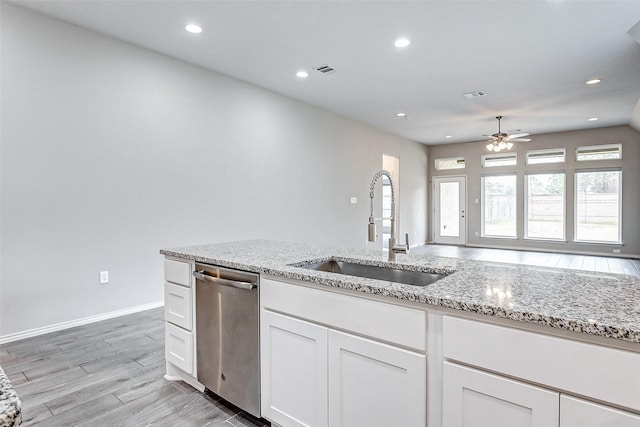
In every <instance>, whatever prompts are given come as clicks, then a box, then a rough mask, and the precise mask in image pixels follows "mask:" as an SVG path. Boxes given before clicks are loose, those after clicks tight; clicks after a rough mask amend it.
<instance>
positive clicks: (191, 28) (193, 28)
mask: <svg viewBox="0 0 640 427" xmlns="http://www.w3.org/2000/svg"><path fill="white" fill-rule="evenodd" d="M184 29H185V30H187V31H188V32H190V33H193V34H200V33H201V32H202V27H201V26H200V25H197V24H187V25H185V26H184Z"/></svg>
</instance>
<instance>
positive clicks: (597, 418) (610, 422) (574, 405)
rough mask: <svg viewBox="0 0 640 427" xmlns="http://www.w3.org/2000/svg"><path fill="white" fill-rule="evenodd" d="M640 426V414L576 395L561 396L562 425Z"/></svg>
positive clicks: (584, 426) (562, 426) (580, 426)
mask: <svg viewBox="0 0 640 427" xmlns="http://www.w3.org/2000/svg"><path fill="white" fill-rule="evenodd" d="M578 426H579V427H589V426H615V427H640V415H634V414H631V413H629V412H624V411H619V410H617V409H613V408H608V407H606V406H602V405H598V404H597V403H593V402H587V401H586V400H582V399H577V398H575V397H570V396H565V395H561V396H560V427H578Z"/></svg>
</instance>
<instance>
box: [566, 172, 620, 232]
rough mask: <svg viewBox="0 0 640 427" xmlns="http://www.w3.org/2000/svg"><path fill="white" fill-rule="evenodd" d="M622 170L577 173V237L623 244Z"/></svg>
mask: <svg viewBox="0 0 640 427" xmlns="http://www.w3.org/2000/svg"><path fill="white" fill-rule="evenodd" d="M621 178H622V172H621V171H619V170H609V171H584V172H576V221H575V240H578V241H587V242H608V243H620V224H621V220H620V218H621V212H622V207H621V199H620V196H621V194H622V192H621V188H620V187H621Z"/></svg>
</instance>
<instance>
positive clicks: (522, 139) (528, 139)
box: [509, 138, 531, 142]
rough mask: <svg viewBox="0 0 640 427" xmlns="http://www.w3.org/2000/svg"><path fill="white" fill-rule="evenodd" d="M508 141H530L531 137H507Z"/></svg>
mask: <svg viewBox="0 0 640 427" xmlns="http://www.w3.org/2000/svg"><path fill="white" fill-rule="evenodd" d="M509 142H531V138H515V139H511V138H509Z"/></svg>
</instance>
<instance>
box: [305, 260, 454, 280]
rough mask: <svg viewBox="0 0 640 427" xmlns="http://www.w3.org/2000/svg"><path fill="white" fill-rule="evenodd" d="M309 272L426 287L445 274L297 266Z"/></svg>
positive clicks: (351, 266) (326, 264) (333, 264)
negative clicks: (314, 271) (315, 271)
mask: <svg viewBox="0 0 640 427" xmlns="http://www.w3.org/2000/svg"><path fill="white" fill-rule="evenodd" d="M299 267H300V268H306V269H309V270H317V271H327V272H329V273H337V274H345V275H348V276H357V277H367V278H369V279H379V280H386V281H388V282H396V283H404V284H406V285H414V286H426V285H428V284H430V283H433V282H435V281H436V280H439V279H442V278H443V277H446V274H433V273H425V272H422V271H410V270H400V269H397V268H391V267H376V266H373V265H365V264H356V263H352V262H343V261H333V260H330V261H323V262H319V263H316V264H309V265H299Z"/></svg>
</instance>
